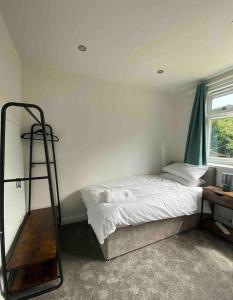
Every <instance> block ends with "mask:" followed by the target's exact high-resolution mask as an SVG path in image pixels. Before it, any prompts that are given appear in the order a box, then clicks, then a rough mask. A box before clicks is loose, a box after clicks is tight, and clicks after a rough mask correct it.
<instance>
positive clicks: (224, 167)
mask: <svg viewBox="0 0 233 300" xmlns="http://www.w3.org/2000/svg"><path fill="white" fill-rule="evenodd" d="M207 165H208V166H210V167H215V168H221V169H231V170H233V165H224V164H217V163H208V164H207Z"/></svg>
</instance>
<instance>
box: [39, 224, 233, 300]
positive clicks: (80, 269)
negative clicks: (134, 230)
mask: <svg viewBox="0 0 233 300" xmlns="http://www.w3.org/2000/svg"><path fill="white" fill-rule="evenodd" d="M61 244H62V257H63V265H64V276H65V279H64V284H63V285H62V287H61V288H60V289H58V290H57V291H55V292H52V293H49V294H46V295H44V296H41V297H38V298H37V299H49V300H53V299H61V300H76V299H80V300H89V299H93V300H98V299H113V300H115V299H116V300H121V299H122V300H123V299H124V300H128V299H129V300H131V299H132V300H152V299H153V300H165V299H166V300H167V299H169V300H172V299H176V300H186V299H187V300H232V299H233V244H232V243H230V242H228V241H225V240H224V239H222V238H220V237H218V236H215V235H214V234H212V233H210V232H208V231H207V230H200V229H194V230H190V231H187V232H184V233H182V234H180V235H178V236H174V237H171V238H168V239H166V240H163V241H160V242H158V243H154V244H152V245H149V246H147V247H144V248H142V249H139V250H136V251H134V252H131V253H128V254H125V255H123V256H121V257H118V258H115V259H113V260H112V261H110V262H105V261H104V260H103V257H102V255H101V252H100V249H99V247H98V244H97V241H96V239H95V236H94V234H93V232H92V230H91V229H90V227H88V225H87V224H86V223H80V224H73V225H67V226H64V227H62V229H61Z"/></svg>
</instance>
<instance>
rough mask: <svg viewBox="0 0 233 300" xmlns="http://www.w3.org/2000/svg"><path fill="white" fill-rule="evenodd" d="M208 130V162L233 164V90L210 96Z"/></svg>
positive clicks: (208, 102)
mask: <svg viewBox="0 0 233 300" xmlns="http://www.w3.org/2000/svg"><path fill="white" fill-rule="evenodd" d="M207 129H208V143H207V144H208V155H207V156H208V162H210V163H217V164H224V165H227V164H233V90H225V91H221V92H218V93H212V94H209V96H208V101H207Z"/></svg>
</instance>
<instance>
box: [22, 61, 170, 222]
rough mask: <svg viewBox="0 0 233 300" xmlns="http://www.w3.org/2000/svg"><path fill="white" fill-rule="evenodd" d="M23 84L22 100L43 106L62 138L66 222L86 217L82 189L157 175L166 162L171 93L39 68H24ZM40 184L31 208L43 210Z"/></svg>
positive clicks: (60, 163) (60, 157) (60, 152)
mask: <svg viewBox="0 0 233 300" xmlns="http://www.w3.org/2000/svg"><path fill="white" fill-rule="evenodd" d="M22 82H23V85H22V88H23V98H24V99H26V100H27V102H32V103H36V104H38V105H40V106H41V107H42V108H43V110H44V112H45V116H46V120H47V122H48V123H50V124H51V125H52V126H53V128H54V131H55V133H56V134H57V135H58V136H59V137H60V143H58V144H57V145H56V146H57V148H56V150H57V163H58V174H59V181H60V192H61V199H62V214H63V220H64V221H65V222H69V221H74V220H78V219H80V218H83V217H85V210H84V207H83V204H82V203H81V201H80V196H79V193H78V191H79V189H81V188H82V187H84V186H87V185H90V184H94V183H96V182H101V181H104V180H109V179H113V178H118V177H123V176H129V175H135V174H149V173H156V172H159V171H160V170H161V166H162V164H164V163H165V162H166V160H167V157H166V140H167V138H168V132H169V129H170V126H169V124H168V123H169V122H168V121H169V120H167V121H166V113H165V112H166V111H167V107H168V106H169V105H168V103H169V102H170V97H169V95H162V94H155V93H154V92H152V91H146V90H142V89H138V88H136V87H131V86H127V85H122V84H117V83H110V82H106V81H101V80H97V79H94V78H90V77H84V76H77V75H73V74H68V73H63V72H60V71H58V70H55V69H53V68H51V67H48V66H37V65H24V66H23V81H22ZM37 160H38V157H37ZM43 169H44V167H37V170H36V169H34V170H33V172H34V174H39V173H40V174H41V172H43ZM37 186H38V188H39V189H40V191H39V193H40V195H41V197H40V199H38V202H37V203H35V204H34V206H33V207H41V206H45V205H47V198H46V197H45V196H44V193H43V192H45V191H47V189H46V188H45V183H43V182H41V183H39V184H37ZM33 190H34V191H35V192H38V189H37V187H35V188H33Z"/></svg>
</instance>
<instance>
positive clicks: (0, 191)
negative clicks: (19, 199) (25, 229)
mask: <svg viewBox="0 0 233 300" xmlns="http://www.w3.org/2000/svg"><path fill="white" fill-rule="evenodd" d="M10 107H18V108H23V109H25V110H26V111H27V112H28V113H29V114H30V115H31V117H32V118H33V119H34V120H36V122H37V125H39V126H40V127H41V132H42V139H43V145H44V152H45V160H46V162H45V164H46V170H47V176H40V177H32V176H31V172H29V177H25V178H13V179H5V177H4V176H5V174H4V170H5V132H6V113H7V110H8V109H9V108H10ZM31 109H35V110H37V111H38V112H39V115H40V119H38V118H37V117H36V115H35V114H34V113H33V112H32V111H31ZM48 126H49V125H46V123H45V117H44V113H43V110H42V109H41V108H40V107H39V106H37V105H34V104H26V103H18V102H8V103H6V104H4V105H3V107H2V111H1V142H0V241H1V259H2V266H1V273H2V286H1V293H2V295H3V297H4V298H5V299H6V300H10V299H12V298H11V297H12V296H11V295H10V293H9V281H10V277H11V276H10V274H9V272H8V271H7V269H6V265H7V253H6V250H5V222H4V185H5V184H7V183H8V182H18V181H29V188H30V184H31V181H32V180H48V186H49V195H50V203H51V209H52V218H53V223H54V232H55V240H56V249H57V264H58V271H59V276H58V281H59V282H58V283H57V284H56V285H53V286H51V287H47V288H45V289H44V290H40V291H37V292H34V293H33V292H31V293H29V294H28V295H26V296H22V297H19V298H17V299H21V300H22V299H29V298H33V297H36V296H39V295H42V294H44V293H47V292H50V291H53V290H56V289H57V288H59V287H60V286H61V285H62V283H63V271H62V263H61V254H60V246H59V235H58V222H57V212H56V205H55V200H54V194H53V185H52V176H51V167H50V161H49V151H48V142H47V137H46V127H48ZM49 128H50V130H51V131H50V132H51V134H52V127H51V126H49ZM52 145H53V146H52V147H53V154H54V158H55V152H54V144H53V143H52ZM30 159H31V158H30ZM31 162H32V161H31ZM56 178H57V171H56ZM57 187H58V185H57ZM57 191H58V189H57ZM58 193H59V192H58ZM58 196H59V194H58ZM30 202H31V198H30ZM30 205H31V204H30ZM29 213H30V211H29ZM25 217H27V212H26V215H25ZM17 235H18V234H16V237H15V238H17ZM14 243H15V241H13V243H12V245H13V244H14Z"/></svg>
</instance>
